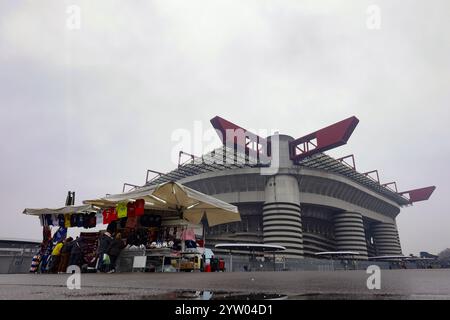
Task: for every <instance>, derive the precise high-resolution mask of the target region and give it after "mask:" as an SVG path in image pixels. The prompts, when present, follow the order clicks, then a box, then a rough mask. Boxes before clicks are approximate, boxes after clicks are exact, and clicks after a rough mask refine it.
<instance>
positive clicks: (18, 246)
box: [0, 238, 40, 274]
mask: <svg viewBox="0 0 450 320" xmlns="http://www.w3.org/2000/svg"><path fill="white" fill-rule="evenodd" d="M39 247H40V241H37V240H25V239H5V238H0V274H2V273H26V272H28V271H29V268H30V263H31V259H32V257H33V255H34V254H36V253H37V252H38V251H39Z"/></svg>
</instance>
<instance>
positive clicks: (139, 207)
mask: <svg viewBox="0 0 450 320" xmlns="http://www.w3.org/2000/svg"><path fill="white" fill-rule="evenodd" d="M144 206H145V201H144V199H137V200H136V202H135V203H134V214H135V215H136V216H137V217H140V216H143V215H144Z"/></svg>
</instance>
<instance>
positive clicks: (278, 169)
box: [147, 117, 435, 259]
mask: <svg viewBox="0 0 450 320" xmlns="http://www.w3.org/2000/svg"><path fill="white" fill-rule="evenodd" d="M211 123H212V124H213V126H214V127H215V128H216V130H217V132H218V133H219V136H220V137H221V139H222V142H223V147H222V148H219V149H216V150H213V151H212V152H210V153H208V154H205V155H203V156H201V157H196V156H193V155H189V157H190V158H189V160H188V161H187V162H185V163H179V165H178V168H176V169H175V170H173V171H171V172H169V173H166V174H158V176H156V177H154V178H153V179H151V180H148V179H147V180H148V181H147V185H151V184H158V183H162V182H166V181H171V180H172V181H178V182H180V183H183V184H185V185H187V186H189V187H191V188H194V189H196V190H198V191H200V192H203V193H206V194H208V195H212V196H214V197H217V198H219V199H221V200H223V201H226V202H229V203H232V204H234V205H236V206H238V208H239V211H240V213H241V218H242V221H241V222H235V223H232V224H226V225H219V226H216V227H211V228H209V227H207V228H206V240H207V241H206V243H207V245H208V246H210V247H214V245H215V244H217V243H224V242H226V243H243V242H245V243H265V244H277V245H282V246H284V247H286V248H287V250H286V252H285V256H286V257H288V258H302V257H310V256H314V254H315V253H318V252H324V251H355V252H358V253H359V258H360V259H367V258H368V257H372V256H383V255H401V254H402V249H401V245H400V238H399V234H398V229H397V225H396V217H397V216H398V214H399V213H400V210H401V208H402V207H405V206H409V205H412V204H413V203H414V202H417V201H423V200H427V199H428V198H429V197H430V196H431V193H432V192H433V191H434V189H435V187H434V186H433V187H427V188H420V189H415V190H410V191H406V192H398V191H397V189H396V188H397V187H396V184H395V183H394V182H392V183H388V184H381V183H380V181H379V179H378V172H377V171H376V170H375V171H372V172H367V173H359V172H358V171H357V170H356V168H355V164H354V158H353V155H351V156H348V157H344V158H341V159H334V158H332V157H330V156H328V155H326V154H325V153H324V151H326V150H329V149H332V148H335V147H338V146H340V145H343V144H345V143H347V140H348V139H349V137H350V135H351V134H352V132H353V130H354V129H355V127H356V125H357V123H358V119H357V118H355V117H351V118H348V119H346V120H343V121H341V122H338V123H336V124H333V125H331V126H329V127H326V128H323V129H321V130H318V131H316V132H314V133H311V134H309V135H306V136H304V137H302V138H299V139H294V138H292V137H290V136H287V135H278V134H277V135H274V136H270V137H267V138H261V137H259V136H257V135H255V134H253V133H251V132H250V131H248V130H245V129H244V128H241V127H239V126H237V125H235V124H233V123H231V122H229V121H227V120H225V119H222V118H220V117H215V118H213V119H212V120H211ZM230 134H231V135H230ZM183 154H185V155H186V153H183V152H180V157H181V156H182V155H183ZM350 160H353V161H352V162H350ZM149 171H150V170H149ZM147 174H148V173H147Z"/></svg>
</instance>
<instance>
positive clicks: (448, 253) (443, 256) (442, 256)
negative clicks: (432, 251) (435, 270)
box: [438, 248, 450, 260]
mask: <svg viewBox="0 0 450 320" xmlns="http://www.w3.org/2000/svg"><path fill="white" fill-rule="evenodd" d="M438 256H439V260H450V248H447V249H445V250H443V251H441V252H440V253H439V255H438Z"/></svg>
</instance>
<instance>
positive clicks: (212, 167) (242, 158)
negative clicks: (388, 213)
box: [147, 146, 411, 206]
mask: <svg viewBox="0 0 450 320" xmlns="http://www.w3.org/2000/svg"><path fill="white" fill-rule="evenodd" d="M217 159H221V160H223V161H217ZM264 166H268V165H263V164H261V163H258V162H257V161H256V160H255V159H251V158H249V157H248V155H244V154H240V153H237V152H234V150H231V149H229V148H227V147H225V146H224V147H221V148H218V149H215V150H213V151H212V152H209V153H207V154H205V155H203V156H202V157H194V156H191V159H190V160H189V161H187V162H185V163H184V164H180V165H179V166H178V168H176V169H175V170H172V171H170V172H168V173H166V174H161V175H159V176H157V177H155V178H153V179H151V180H149V181H148V182H147V185H153V184H159V183H163V182H167V181H177V180H181V179H184V178H186V177H191V176H196V175H199V174H202V173H207V172H215V171H225V170H230V169H238V168H258V167H264ZM297 166H298V167H307V168H313V169H318V170H324V171H328V172H332V173H335V174H338V175H342V176H344V177H347V178H349V179H351V180H353V181H355V182H356V183H358V184H360V185H363V186H365V187H367V188H369V189H371V190H373V191H375V192H377V193H378V194H380V195H382V196H384V197H387V198H388V199H390V200H393V201H395V202H396V203H398V204H399V205H401V206H406V205H410V204H411V202H410V201H409V200H408V199H407V198H406V197H404V196H402V195H401V194H399V193H397V192H395V191H393V190H392V189H390V188H388V187H385V186H382V185H381V184H380V183H378V182H377V181H375V180H374V179H372V178H371V177H369V176H367V175H365V174H362V173H359V172H357V171H356V170H355V169H354V168H352V167H350V166H348V165H346V164H345V163H343V162H341V161H339V160H336V159H334V158H332V157H330V156H329V155H326V154H324V153H318V154H315V155H313V156H310V157H307V158H305V159H303V160H302V161H300V162H299V164H298V165H297Z"/></svg>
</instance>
